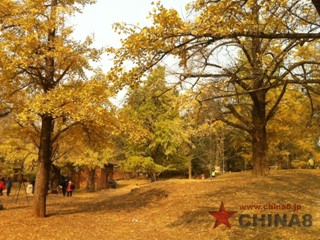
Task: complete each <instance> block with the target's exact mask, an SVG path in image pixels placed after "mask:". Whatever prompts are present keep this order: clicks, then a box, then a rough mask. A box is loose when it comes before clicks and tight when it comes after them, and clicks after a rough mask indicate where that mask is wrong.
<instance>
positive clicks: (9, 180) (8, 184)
mask: <svg viewBox="0 0 320 240" xmlns="http://www.w3.org/2000/svg"><path fill="white" fill-rule="evenodd" d="M11 187H12V180H11V178H10V177H8V179H7V196H9V195H10V192H11Z"/></svg>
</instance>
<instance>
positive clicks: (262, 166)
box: [251, 92, 269, 176]
mask: <svg viewBox="0 0 320 240" xmlns="http://www.w3.org/2000/svg"><path fill="white" fill-rule="evenodd" d="M253 105H254V106H253V111H252V123H253V126H254V128H253V130H252V132H251V137H252V162H253V175H254V176H265V175H267V174H268V172H269V167H268V142H267V130H266V113H265V112H266V104H265V93H264V92H260V93H258V94H257V98H256V99H254V104H253Z"/></svg>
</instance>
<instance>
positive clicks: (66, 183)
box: [59, 177, 74, 197]
mask: <svg viewBox="0 0 320 240" xmlns="http://www.w3.org/2000/svg"><path fill="white" fill-rule="evenodd" d="M59 187H60V188H61V190H62V194H63V196H66V195H67V197H72V193H73V190H74V184H73V182H72V181H71V180H68V179H67V178H65V177H63V178H62V181H61V183H60V185H59Z"/></svg>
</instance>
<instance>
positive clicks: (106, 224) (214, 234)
mask: <svg viewBox="0 0 320 240" xmlns="http://www.w3.org/2000/svg"><path fill="white" fill-rule="evenodd" d="M119 184H120V185H119V188H117V189H109V190H105V191H101V192H96V193H84V192H77V191H76V192H75V193H74V196H73V197H72V198H70V197H63V196H61V195H55V194H49V195H48V205H47V206H48V207H47V213H48V217H47V218H45V219H39V218H34V217H33V216H32V204H33V199H32V196H28V199H29V204H28V202H27V200H26V197H25V195H24V192H23V191H21V192H20V193H19V198H18V201H17V203H15V202H14V201H13V200H12V197H7V196H2V197H0V200H1V202H2V203H3V205H4V207H5V209H4V210H1V211H0V216H1V231H0V239H6V240H8V239H77V240H81V239H124V240H125V239H197V240H198V239H293V240H295V239H297V240H298V239H320V237H319V233H320V211H319V209H320V190H319V186H320V170H283V171H276V170H275V171H272V172H271V175H270V176H268V177H263V178H253V177H252V176H251V174H250V173H248V172H243V173H226V174H223V175H219V176H217V177H216V178H215V179H213V180H183V179H179V180H178V179H171V180H165V181H159V182H155V183H148V182H146V181H120V182H119ZM14 192H15V189H13V191H12V193H14ZM222 201H223V202H224V206H225V209H226V211H236V212H237V213H235V214H234V215H233V216H232V217H230V218H229V222H230V225H231V228H228V227H226V226H225V225H223V224H221V225H219V226H218V227H217V228H215V229H214V224H215V221H216V219H215V218H214V217H213V216H211V215H210V214H209V213H208V212H209V211H218V210H219V207H220V204H221V202H222ZM272 204H276V205H286V204H292V205H294V204H295V205H299V206H301V210H299V211H294V210H293V209H282V210H279V209H277V210H274V209H262V210H257V209H251V210H248V209H246V210H244V209H240V208H241V206H242V205H261V206H267V205H268V206H272ZM243 214H248V215H249V216H250V217H251V216H253V214H256V215H258V216H261V214H265V215H268V214H270V215H271V216H274V215H275V214H281V215H283V214H286V215H288V218H290V217H291V216H292V215H293V214H297V216H298V218H299V220H301V221H302V217H303V215H305V214H310V215H312V226H309V227H304V226H297V224H294V225H293V226H292V227H283V226H278V227H274V226H269V227H268V226H265V227H263V226H261V224H260V223H259V224H260V225H259V226H256V227H253V226H249V227H241V226H240V224H239V218H240V216H241V215H243ZM246 221H247V222H248V221H252V219H251V220H250V219H249V218H247V219H246ZM251 225H252V224H251Z"/></svg>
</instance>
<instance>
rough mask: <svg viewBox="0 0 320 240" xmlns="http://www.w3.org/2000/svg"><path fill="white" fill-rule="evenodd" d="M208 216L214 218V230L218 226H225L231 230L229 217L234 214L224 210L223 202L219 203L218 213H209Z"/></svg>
mask: <svg viewBox="0 0 320 240" xmlns="http://www.w3.org/2000/svg"><path fill="white" fill-rule="evenodd" d="M209 213H210V215H212V216H213V217H215V218H216V219H217V220H216V223H215V224H214V228H216V227H218V226H219V225H220V224H224V225H226V226H227V227H228V228H231V226H230V223H229V217H231V216H232V215H233V214H235V213H236V212H227V211H226V210H225V209H224V205H223V202H221V205H220V209H219V212H209Z"/></svg>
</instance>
